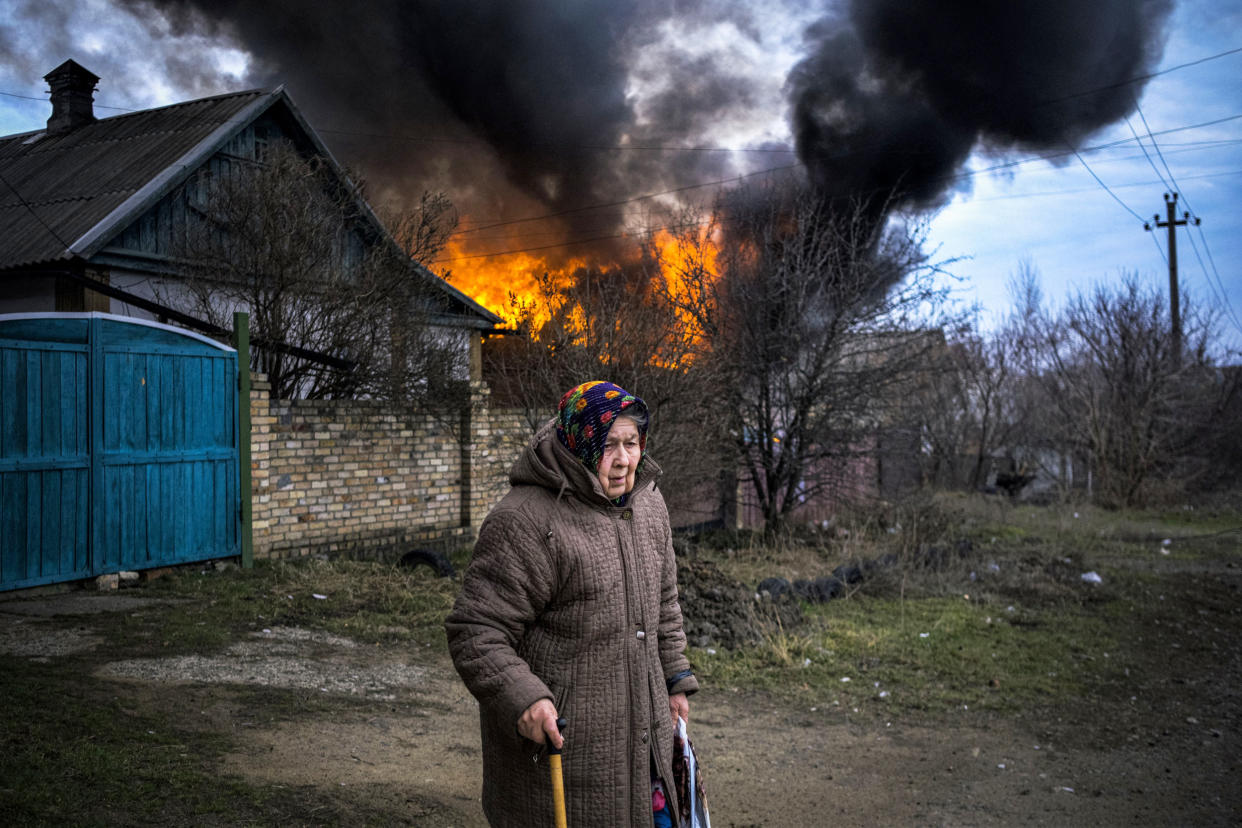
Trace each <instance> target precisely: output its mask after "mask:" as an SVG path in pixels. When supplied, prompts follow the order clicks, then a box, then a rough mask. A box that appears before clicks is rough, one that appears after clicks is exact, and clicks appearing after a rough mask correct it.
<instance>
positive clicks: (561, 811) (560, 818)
mask: <svg viewBox="0 0 1242 828" xmlns="http://www.w3.org/2000/svg"><path fill="white" fill-rule="evenodd" d="M567 724H568V722H566V721H565V720H564V719H557V720H556V729H557V730H558V731H559V730H564V729H565V725H567ZM561 750H562V748H558V747H556V746H554V745H553V744H552V740H551V739H549V740H548V767H550V768H551V769H552V815H553V817H554V818H555V820H556V828H568V825H569V824H568V823H567V822H566V821H565V780H564V778H563V777H562V776H561Z"/></svg>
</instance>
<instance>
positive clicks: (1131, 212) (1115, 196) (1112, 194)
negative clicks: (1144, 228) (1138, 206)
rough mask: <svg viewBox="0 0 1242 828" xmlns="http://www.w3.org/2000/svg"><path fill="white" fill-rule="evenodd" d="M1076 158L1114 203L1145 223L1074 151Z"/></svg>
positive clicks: (1076, 151)
mask: <svg viewBox="0 0 1242 828" xmlns="http://www.w3.org/2000/svg"><path fill="white" fill-rule="evenodd" d="M1074 157H1075V158H1077V159H1078V161H1079V163H1081V164H1082V166H1083V169H1085V170H1086V171H1087V172H1089V173H1091V177H1092V178H1094V179H1095V183H1097V184H1099V185H1100V186H1101V187H1103V188H1104V192H1106V193H1108V194H1109V195H1110V196H1112V197H1113V201H1115V202H1117V203H1118V204H1120V205H1121V206H1122V208H1124V209H1125V211H1126V212H1127V213H1129V214H1130V215H1132V216H1134V217H1135V218H1136V219H1138V220H1139V221H1140V222H1142V221H1144V218H1143V217H1142V216H1140V215H1139V214H1138V213H1136V212H1134V210H1132V209H1130V205H1128V204H1126V203H1125V202H1124V201H1122V200H1121V196H1119V195H1117V194H1116V193H1114V192H1113V191H1112V190H1110V189H1109V188H1108V185H1107V184H1105V183H1104V181H1103V180H1102V179H1101V178H1100V177H1099V176H1098V175H1096V174H1095V170H1093V169H1091V168H1090V167H1089V166H1087V162H1086V160H1085V159H1084V158H1083V157H1082V156H1081V155H1079V154H1078V150H1074Z"/></svg>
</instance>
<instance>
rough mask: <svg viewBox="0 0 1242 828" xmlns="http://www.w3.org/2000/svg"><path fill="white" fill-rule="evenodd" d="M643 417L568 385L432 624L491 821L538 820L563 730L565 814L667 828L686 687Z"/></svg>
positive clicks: (625, 402) (575, 821) (616, 398)
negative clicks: (474, 714) (473, 724)
mask: <svg viewBox="0 0 1242 828" xmlns="http://www.w3.org/2000/svg"><path fill="white" fill-rule="evenodd" d="M647 425H648V415H647V407H646V405H645V404H644V403H643V401H642V400H640V399H639V398H637V397H635V396H634V395H633V394H630V393H628V392H627V391H625V390H624V389H622V388H619V387H617V386H616V385H613V384H612V383H610V382H599V381H596V382H587V383H583V384H582V385H579V386H577V387H576V388H573V389H571V390H570V391H568V392H567V393H566V394H565V396H564V397H562V398H561V402H560V407H559V409H558V416H557V417H555V418H554V419H552V420H550V421H549V422H548V423H547V424H545V425H544V426H543V428H541V429H540V430H539V432H538V433H537V434H535V436H534V438H533V439H532V440H531V442H530V444H529V445H527V447H526V448H525V450H524V451H523V452H522V455H521V456H520V457H519V458H518V460H517V462H516V463H515V464H514V466H513V469H512V470H511V471H510V473H509V481H510V483H511V484H512V487H513V488H512V489H511V490H510V491H509V493H508V494H507V495H506V496H505V497H504V498H503V499H502V500H501V501H500V503H499V504H498V505H497V506H496V507H495V508H494V509H493V510H492V511H491V513H490V514H489V515H488V516H487V519H486V520H484V522H483V526H482V528H481V529H480V530H479V540H478V543H477V544H476V545H475V549H474V556H473V558H472V559H471V562H470V566H469V568H468V569H467V570H466V575H465V583H464V584H463V586H462V591H461V594H460V596H459V597H458V599H457V603H456V605H455V606H454V607H453V611H452V612H451V613H450V615H449V617H448V619H447V621H446V622H445V628H446V630H447V632H448V640H449V649H450V651H451V653H452V656H453V663H454V665H455V666H456V667H457V671H458V672H459V673H460V674H461V677H462V679H463V680H464V681H465V683H466V686H467V687H468V688H469V689H470V692H471V693H473V694H474V696H475V698H477V699H478V701H479V719H480V727H481V730H482V736H483V810H484V812H485V813H486V814H487V818H488V821H489V822H490V823H491V824H492V825H494V826H514V827H515V828H532V826H540V825H551V824H552V820H553V816H552V792H551V784H550V781H549V774H548V768H547V767H546V762H544V761H543V758H542V753H543V749H544V746H545V745H546V743H548V742H551V743H552V744H553V745H556V746H558V747H559V746H561V744H562V739H566V740H568V741H567V744H566V745H565V754H564V760H563V761H564V780H565V797H566V809H567V811H568V816H569V824H570V825H598V826H642V825H652V824H653V811H654V812H655V816H654V819H655V823H654V824H656V825H667V824H669V823H670V821H671V824H674V825H675V824H677V815H676V803H675V801H674V800H675V797H674V796H672V795H671V793H670V795H669V796H667V797H665V796H664V791H669V792H671V791H672V785H671V782H672V778H673V777H672V767H671V765H672V756H673V732H674V726H675V722H676V718H677V716H679V715H680V716H681V717H682V718H684V719H688V718H689V705H688V704H687V702H686V696H687V695H688V694H690V693H693V692H694V691H695V690H697V689H698V683H697V681H696V680H695V678H694V675H693V674H692V673H691V671H690V664H689V662H688V661H687V660H686V657H685V655H684V653H683V650H684V649H685V635H684V633H683V632H682V621H681V607H680V606H679V605H678V603H677V568H676V563H675V562H674V558H673V547H672V543H671V537H670V531H669V522H668V511H667V510H666V508H665V506H664V498H663V497H662V496H661V494H660V493H659V491H657V489H656V479H657V478H658V477H659V476H660V469H659V467H658V466H657V465H656V464H655V462H654V461H652V460H651V458H650V457H647V456H646V454H645V452H644V449H645V446H646V437H647ZM558 716H563V717H564V718H565V719H566V720H567V721H568V725H567V726H566V729H565V733H564V734H562V733H560V732H559V731H558V729H557V726H556V720H557V718H558ZM532 759H533V760H534V761H532ZM666 802H667V805H666Z"/></svg>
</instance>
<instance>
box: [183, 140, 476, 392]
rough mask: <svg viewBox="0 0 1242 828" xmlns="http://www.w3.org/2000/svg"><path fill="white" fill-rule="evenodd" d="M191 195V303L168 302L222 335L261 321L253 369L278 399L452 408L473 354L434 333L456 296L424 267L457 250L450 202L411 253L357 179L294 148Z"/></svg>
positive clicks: (217, 171)
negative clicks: (443, 251)
mask: <svg viewBox="0 0 1242 828" xmlns="http://www.w3.org/2000/svg"><path fill="white" fill-rule="evenodd" d="M186 194H187V195H186V202H187V203H186V211H187V220H186V232H185V235H184V238H182V239H181V240H179V241H178V242H177V243H176V244H175V250H174V251H173V252H174V255H176V256H177V257H178V258H179V259H180V260H181V261H182V262H184V264H185V269H186V275H187V276H188V277H189V278H187V279H186V280H185V289H186V291H187V293H185V294H182V293H180V292H178V291H173V290H169V296H168V297H167V298H166V299H165V301H166V302H169V303H172V304H178V303H180V304H187V303H188V304H189V305H190V306H191V308H192V309H193V311H194V312H195V313H197V314H198V315H200V316H202V317H205V318H207V319H208V320H209V321H212V322H214V323H216V324H219V325H222V326H227V325H228V323H229V321H230V320H229V315H230V314H231V313H232V311H234V310H239V309H244V310H247V311H248V312H249V313H250V316H251V331H252V334H253V337H254V340H255V341H256V343H258V345H259V347H257V348H255V349H254V351H253V353H252V364H251V367H252V369H254V370H257V371H262V372H263V373H265V374H267V375H268V378H269V380H270V381H271V383H272V393H273V395H274V396H276V397H278V398H293V397H304V398H332V397H353V396H371V397H387V398H398V399H434V400H439V401H443V399H444V393H443V392H444V389H446V388H451V387H454V384H453V382H452V380H453V378H454V377H455V376H456V375H459V374H460V373H461V371H462V366H461V365H459V364H458V363H460V362H461V361H462V360H463V357H462V356H461V355H460V352H461V348H460V347H458V346H457V343H454V342H452V341H451V338H450V336H449V335H448V333H447V332H445V331H438V330H436V329H435V328H434V327H433V326H432V325H430V324H429V323H430V321H431V316H432V314H433V313H434V312H435V311H436V309H437V306H438V304H439V303H441V302H443V301H444V300H443V294H442V293H441V292H440V291H438V290H437V288H436V285H435V280H436V279H437V277H435V276H434V275H433V274H431V273H430V272H429V271H427V270H426V269H425V268H422V267H420V266H418V265H417V264H416V263H415V262H413V261H412V260H411V258H410V253H411V252H415V253H426V252H427V251H433V250H434V249H435V246H436V245H437V244H442V243H443V237H444V233H443V231H441V230H438V229H436V222H437V220H438V218H437V217H443V216H445V215H446V210H447V208H446V207H445V206H444V205H443V202H442V201H440V200H438V199H436V198H435V197H432V198H431V202H432V203H431V204H430V205H427V204H424V206H425V207H428V206H429V207H430V209H427V210H424V211H423V213H422V214H416V215H415V216H414V217H412V218H411V219H410V220H409V222H408V223H407V225H406V227H407V229H408V231H409V234H410V236H409V238H407V239H405V241H406V243H407V244H408V245H412V246H411V247H409V248H408V249H402V247H401V246H399V245H398V244H396V243H394V242H393V240H392V239H391V238H390V237H388V236H386V235H385V234H384V233H383V231H382V230H381V228H380V226H379V225H378V223H377V222H376V220H375V219H374V217H373V216H372V215H370V213H369V208H368V207H367V206H366V204H365V202H364V201H363V200H362V199H361V197H360V195H359V193H358V191H357V189H356V188H355V187H354V186H353V185H352V183H351V182H350V181H349V180H348V179H343V178H342V177H341V176H340V175H339V174H338V173H337V172H336V171H335V170H332V169H329V168H328V165H327V164H326V163H325V162H323V161H322V160H321V159H318V158H316V157H305V156H303V155H301V154H299V153H298V152H297V151H296V150H295V149H294V148H292V147H291V146H288V145H285V144H278V145H273V146H272V147H270V148H269V150H268V152H267V153H266V155H265V157H264V159H263V160H262V161H261V162H255V161H246V160H241V159H233V160H228V161H220V162H219V163H213V165H212V167H211V168H209V169H208V170H205V171H204V172H203V173H200V175H199V176H198V177H196V179H194V180H193V181H191V182H190V184H189V185H188V187H187V190H186ZM425 201H426V199H425Z"/></svg>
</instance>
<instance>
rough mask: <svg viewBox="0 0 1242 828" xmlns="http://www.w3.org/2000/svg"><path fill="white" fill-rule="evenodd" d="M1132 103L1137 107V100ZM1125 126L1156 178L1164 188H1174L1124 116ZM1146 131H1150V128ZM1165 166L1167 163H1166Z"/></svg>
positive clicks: (1132, 125) (1153, 142)
mask: <svg viewBox="0 0 1242 828" xmlns="http://www.w3.org/2000/svg"><path fill="white" fill-rule="evenodd" d="M1134 105H1135V106H1136V107H1137V106H1138V101H1135V103H1134ZM1144 123H1146V122H1144ZM1126 126H1128V127H1129V128H1130V134H1131V135H1133V136H1134V140H1135V141H1138V145H1139V148H1141V149H1142V150H1143V157H1144V158H1146V159H1147V163H1148V164H1150V165H1151V169H1152V171H1153V172H1154V173H1155V174H1156V178H1159V179H1160V183H1161V184H1163V185H1164V188H1165V189H1166V190H1176V189H1177V188H1176V187H1170V186H1169V184H1168V182H1167V181H1165V180H1164V174H1163V173H1161V172H1160V168H1159V167H1157V166H1156V162H1155V161H1152V160H1151V155H1150V154H1148V152H1147V147H1146V145H1145V144H1143V141H1142V140H1141V139H1140V138H1139V134H1138V133H1137V132H1136V131H1135V130H1134V124H1132V123H1130V119H1129V118H1126ZM1148 131H1149V132H1150V129H1149V130H1148ZM1152 144H1153V145H1154V144H1155V141H1154V140H1153V141H1152ZM1165 166H1166V167H1167V166H1168V165H1167V164H1166V165H1165Z"/></svg>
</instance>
